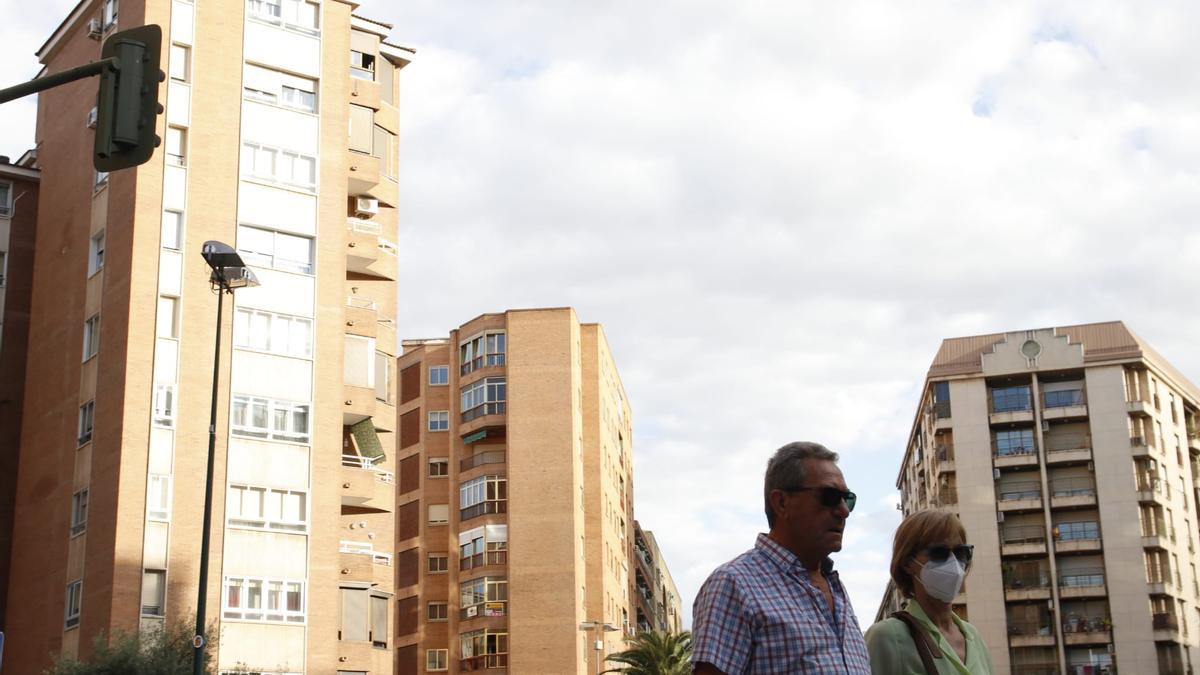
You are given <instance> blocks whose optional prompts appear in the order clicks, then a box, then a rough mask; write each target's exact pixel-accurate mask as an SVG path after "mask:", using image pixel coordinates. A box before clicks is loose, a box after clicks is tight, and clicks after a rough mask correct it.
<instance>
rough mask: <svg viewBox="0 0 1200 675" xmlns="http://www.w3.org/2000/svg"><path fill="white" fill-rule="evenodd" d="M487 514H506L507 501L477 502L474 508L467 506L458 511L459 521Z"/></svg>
mask: <svg viewBox="0 0 1200 675" xmlns="http://www.w3.org/2000/svg"><path fill="white" fill-rule="evenodd" d="M489 513H508V500H506V499H493V500H489V501H485V502H479V503H478V504H475V505H474V506H468V507H467V508H465V509H459V511H458V519H459V520H470V519H472V518H477V517H479V516H482V515H485V514H489Z"/></svg>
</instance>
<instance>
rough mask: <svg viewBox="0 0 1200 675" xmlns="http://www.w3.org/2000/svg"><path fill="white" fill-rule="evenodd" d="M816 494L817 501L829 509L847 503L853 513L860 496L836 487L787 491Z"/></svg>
mask: <svg viewBox="0 0 1200 675" xmlns="http://www.w3.org/2000/svg"><path fill="white" fill-rule="evenodd" d="M808 491H812V492H816V493H817V501H818V502H820V503H821V506H824V507H825V508H827V509H836V508H837V507H839V506H841V505H842V502H846V510H847V511H853V510H854V503H855V502H857V501H858V495H856V494H854V493H853V492H850V491H849V490H839V489H837V488H835V487H798V488H792V489H791V490H787V492H808Z"/></svg>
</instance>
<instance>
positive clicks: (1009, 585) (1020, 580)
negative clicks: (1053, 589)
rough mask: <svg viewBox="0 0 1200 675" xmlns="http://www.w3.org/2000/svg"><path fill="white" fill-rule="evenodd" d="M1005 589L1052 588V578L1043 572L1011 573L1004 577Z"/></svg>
mask: <svg viewBox="0 0 1200 675" xmlns="http://www.w3.org/2000/svg"><path fill="white" fill-rule="evenodd" d="M1004 588H1006V589H1008V590H1022V589H1030V588H1050V577H1049V575H1048V573H1041V572H1025V573H1015V572H1010V573H1008V574H1006V575H1005V576H1004Z"/></svg>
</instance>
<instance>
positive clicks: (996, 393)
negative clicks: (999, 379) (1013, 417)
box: [992, 385, 1033, 413]
mask: <svg viewBox="0 0 1200 675" xmlns="http://www.w3.org/2000/svg"><path fill="white" fill-rule="evenodd" d="M1032 407H1033V406H1032V399H1031V398H1030V395H1029V385H1020V386H1016V387H996V388H994V389H992V412H994V413H998V412H1012V411H1016V410H1030V409H1032Z"/></svg>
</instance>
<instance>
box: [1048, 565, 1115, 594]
mask: <svg viewBox="0 0 1200 675" xmlns="http://www.w3.org/2000/svg"><path fill="white" fill-rule="evenodd" d="M1106 595H1108V587H1107V586H1106V585H1105V583H1104V570H1103V569H1102V568H1088V569H1080V570H1073V571H1072V572H1070V573H1069V574H1063V575H1062V576H1061V577H1060V578H1059V580H1058V596H1059V597H1060V598H1062V599H1064V600H1070V599H1074V598H1103V597H1105V596H1106Z"/></svg>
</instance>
